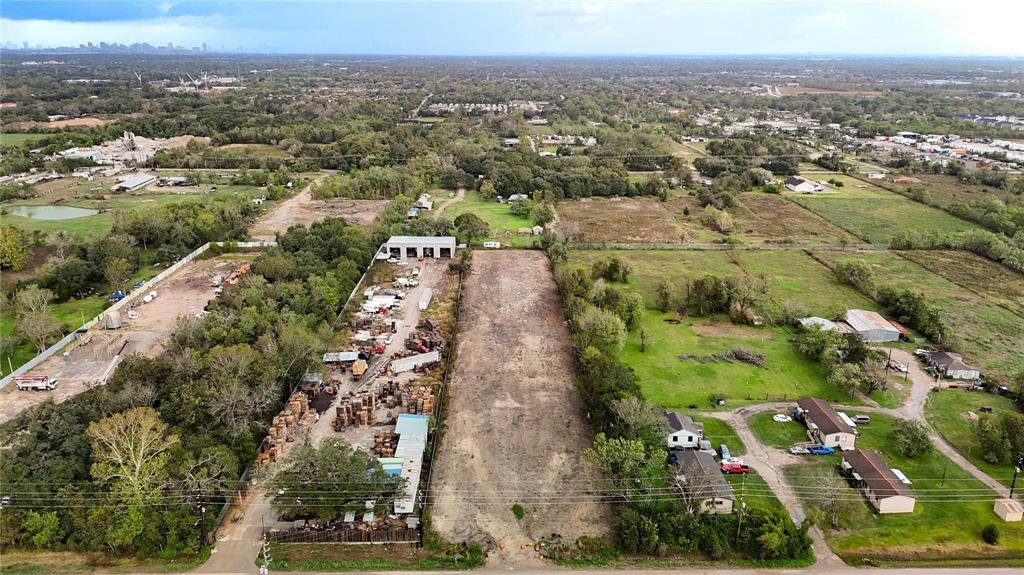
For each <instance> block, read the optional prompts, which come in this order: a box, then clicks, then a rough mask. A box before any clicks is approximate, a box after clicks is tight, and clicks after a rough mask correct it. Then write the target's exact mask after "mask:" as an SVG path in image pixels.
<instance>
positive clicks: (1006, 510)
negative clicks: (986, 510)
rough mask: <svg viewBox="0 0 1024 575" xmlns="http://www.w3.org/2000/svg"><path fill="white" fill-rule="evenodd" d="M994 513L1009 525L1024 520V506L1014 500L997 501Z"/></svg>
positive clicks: (993, 509)
mask: <svg viewBox="0 0 1024 575" xmlns="http://www.w3.org/2000/svg"><path fill="white" fill-rule="evenodd" d="M992 511H994V512H995V514H996V515H998V516H999V518H1000V519H1002V520H1003V521H1005V522H1007V523H1016V522H1018V521H1021V520H1022V519H1024V505H1021V504H1020V502H1018V501H1014V500H1013V499H996V504H995V506H994V507H993V508H992Z"/></svg>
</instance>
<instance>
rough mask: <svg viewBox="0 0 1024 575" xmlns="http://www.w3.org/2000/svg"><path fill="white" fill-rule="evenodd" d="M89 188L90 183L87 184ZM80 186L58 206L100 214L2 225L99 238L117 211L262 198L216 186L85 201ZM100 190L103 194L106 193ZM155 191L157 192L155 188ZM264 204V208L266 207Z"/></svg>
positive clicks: (247, 189)
mask: <svg viewBox="0 0 1024 575" xmlns="http://www.w3.org/2000/svg"><path fill="white" fill-rule="evenodd" d="M89 184H90V185H93V187H95V186H94V184H93V183H89ZM80 188H81V184H74V185H73V186H72V187H71V188H69V189H67V190H63V191H62V192H61V195H62V197H66V198H67V200H66V201H64V202H62V204H61V205H64V206H72V207H76V208H91V209H94V210H100V213H98V214H94V215H91V216H85V217H81V218H74V219H70V220H36V219H32V218H28V217H24V216H16V215H14V214H4V216H3V219H4V224H5V225H7V224H10V225H12V226H14V227H16V228H18V229H22V230H26V231H30V232H31V231H34V230H39V231H41V232H43V233H47V234H48V233H50V232H53V231H55V230H65V231H67V232H69V233H71V234H74V235H79V236H99V235H103V234H106V233H108V232H109V231H110V228H111V226H112V225H113V221H114V212H116V211H118V210H140V211H142V210H147V209H150V208H155V207H159V206H164V205H167V204H173V203H178V202H187V201H207V200H208V199H212V198H218V197H229V196H233V195H241V196H244V197H247V198H252V197H256V196H259V195H262V194H263V191H262V189H261V188H257V187H255V186H234V185H219V186H217V190H216V191H214V192H210V193H200V192H198V190H197V191H196V192H194V193H192V192H190V193H185V194H166V193H159V192H148V191H144V190H140V191H139V192H136V193H131V194H117V195H112V196H110V199H106V200H103V199H88V198H84V197H80V196H78V195H76V194H85V195H91V194H93V193H96V192H91V193H90V192H89V191H83V190H81V189H80ZM106 189H107V188H106V187H105V186H104V188H103V190H104V191H106ZM156 189H157V190H159V189H160V188H156ZM52 201H53V198H52V197H42V198H32V199H28V200H17V201H14V202H9V203H5V204H4V205H5V206H8V205H10V206H26V205H45V204H49V203H51V202H52ZM266 205H267V204H264V206H266Z"/></svg>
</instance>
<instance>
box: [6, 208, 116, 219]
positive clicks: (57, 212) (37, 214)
mask: <svg viewBox="0 0 1024 575" xmlns="http://www.w3.org/2000/svg"><path fill="white" fill-rule="evenodd" d="M5 209H6V210H7V213H9V214H14V215H16V216H25V217H26V218H32V219H33V220H73V219H75V218H84V217H86V216H94V215H96V214H98V213H100V212H99V211H98V210H90V209H88V208H74V207H71V206H6V207H5Z"/></svg>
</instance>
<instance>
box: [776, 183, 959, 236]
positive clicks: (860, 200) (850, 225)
mask: <svg viewBox="0 0 1024 575" xmlns="http://www.w3.org/2000/svg"><path fill="white" fill-rule="evenodd" d="M816 176H821V174H816ZM829 177H836V176H832V175H829ZM847 178H848V177H847ZM820 179H825V178H824V177H822V178H820ZM848 179H852V178H848ZM853 181H854V182H856V183H854V184H848V185H846V186H844V187H842V188H838V189H837V191H836V193H822V194H787V196H786V197H787V198H789V199H790V200H792V201H794V202H796V203H798V204H800V205H801V206H804V207H805V208H807V209H809V210H810V211H812V212H814V213H816V214H818V215H819V216H821V217H823V218H825V219H826V220H828V221H830V222H832V223H834V224H836V225H837V226H839V227H841V228H843V229H844V230H846V231H848V232H850V233H851V234H854V235H856V236H857V237H859V238H861V239H863V240H865V241H868V242H871V243H888V242H889V241H890V240H891V239H892V238H893V236H894V235H895V234H896V233H897V232H907V233H910V234H912V235H914V236H926V235H928V234H940V235H949V234H961V233H963V232H966V231H968V230H973V229H978V226H977V225H975V224H972V223H970V222H968V221H965V220H961V219H960V218H957V217H955V216H952V215H950V214H947V213H946V212H943V211H942V210H939V209H937V208H932V207H930V206H926V205H924V204H920V203H917V202H915V201H913V200H910V199H908V198H905V197H903V196H901V195H899V194H896V193H893V192H889V191H886V190H883V189H881V188H878V187H867V188H866V189H864V188H857V187H856V186H858V185H860V186H869V185H868V184H863V183H861V182H859V181H858V180H853Z"/></svg>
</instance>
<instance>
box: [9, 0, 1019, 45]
mask: <svg viewBox="0 0 1024 575" xmlns="http://www.w3.org/2000/svg"><path fill="white" fill-rule="evenodd" d="M1022 30H1024V0H815V1H811V0H759V1H751V0H675V1H669V0H662V1H647V2H645V1H629V0H609V1H605V2H595V1H582V0H578V1H577V0H568V1H567V0H544V1H532V0H519V1H516V0H511V1H509V0H505V1H490V0H477V1H468V0H467V1H451V0H448V1H428V0H422V1H416V0H412V1H409V0H407V1H402V2H399V1H377V2H366V1H362V2H359V1H351V2H349V1H336V0H335V1H304V2H299V1H295V2H292V1H286V0H285V1H282V0H277V1H270V0H265V1H264V0H248V1H246V2H231V1H228V2H209V1H182V2H158V1H140V0H135V1H106V2H104V1H89V0H82V1H70V2H69V1H64V2H49V1H19V0H2V5H0V38H2V39H3V40H4V41H13V42H17V43H19V44H20V43H21V42H23V41H24V42H28V43H29V44H31V45H35V44H42V45H53V46H57V45H78V44H80V43H86V42H94V43H98V42H101V41H103V42H121V43H124V44H130V43H133V42H149V43H151V44H155V45H164V44H166V43H168V42H173V43H174V44H177V45H184V46H188V47H191V46H197V45H200V44H202V43H203V42H206V43H207V44H208V45H209V46H210V48H211V49H222V48H228V49H232V50H235V49H238V48H243V49H245V50H250V51H264V52H293V53H335V54H423V55H434V54H450V55H495V54H573V55H606V54H666V55H708V54H722V55H724V54H891V55H992V56H1018V57H1021V56H1024V32H1022Z"/></svg>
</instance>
